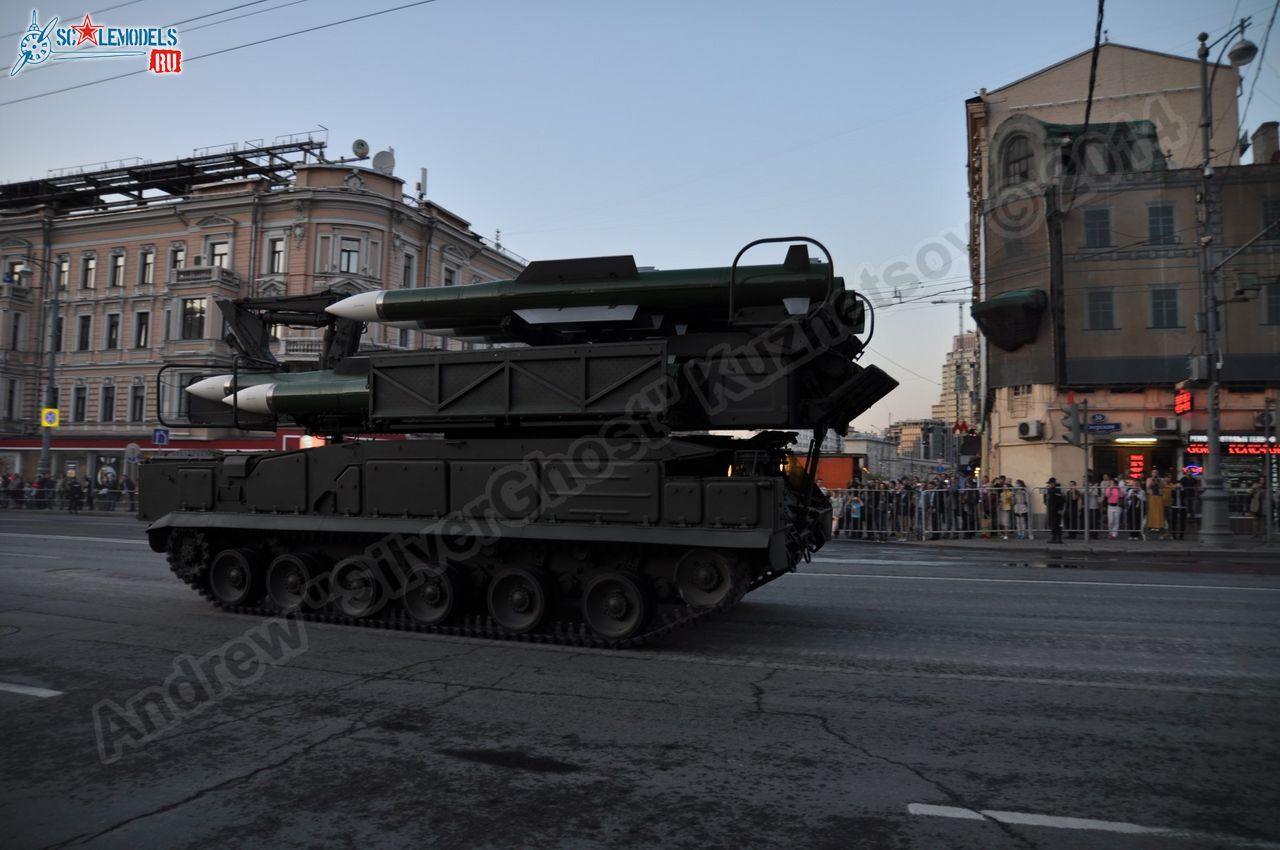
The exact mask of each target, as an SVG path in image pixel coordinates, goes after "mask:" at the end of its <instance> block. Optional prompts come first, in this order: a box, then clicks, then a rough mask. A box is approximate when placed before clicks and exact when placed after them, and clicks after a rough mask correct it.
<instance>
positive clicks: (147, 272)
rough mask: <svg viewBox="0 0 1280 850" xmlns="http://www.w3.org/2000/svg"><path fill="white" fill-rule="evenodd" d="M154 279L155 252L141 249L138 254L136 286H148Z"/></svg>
mask: <svg viewBox="0 0 1280 850" xmlns="http://www.w3.org/2000/svg"><path fill="white" fill-rule="evenodd" d="M155 280H156V252H155V251H143V252H142V253H141V254H139V255H138V286H150V285H151V284H153V283H155Z"/></svg>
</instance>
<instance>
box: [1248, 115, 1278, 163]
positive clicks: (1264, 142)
mask: <svg viewBox="0 0 1280 850" xmlns="http://www.w3.org/2000/svg"><path fill="white" fill-rule="evenodd" d="M1277 148H1280V123H1277V122H1275V121H1267V122H1266V123H1264V124H1262V125H1261V126H1259V127H1258V129H1257V130H1255V131H1254V134H1253V164H1254V165H1260V164H1266V163H1268V162H1275V161H1276V151H1277Z"/></svg>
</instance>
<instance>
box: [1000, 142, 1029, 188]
mask: <svg viewBox="0 0 1280 850" xmlns="http://www.w3.org/2000/svg"><path fill="white" fill-rule="evenodd" d="M1033 159H1034V156H1033V155H1032V153H1031V140H1030V139H1028V138H1027V137H1026V136H1014V137H1013V138H1012V139H1010V140H1009V141H1008V142H1007V143H1006V144H1005V146H1004V185H1005V186H1014V185H1016V184H1018V183H1025V182H1027V181H1028V180H1030V179H1031V164H1032V160H1033Z"/></svg>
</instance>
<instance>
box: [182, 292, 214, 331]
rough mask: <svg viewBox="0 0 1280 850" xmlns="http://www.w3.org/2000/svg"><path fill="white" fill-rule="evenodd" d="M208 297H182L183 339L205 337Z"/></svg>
mask: <svg viewBox="0 0 1280 850" xmlns="http://www.w3.org/2000/svg"><path fill="white" fill-rule="evenodd" d="M208 303H209V302H208V299H206V298H183V299H182V335H181V338H182V339H204V314H205V308H206V307H207V306H208Z"/></svg>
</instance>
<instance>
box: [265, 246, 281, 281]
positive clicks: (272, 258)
mask: <svg viewBox="0 0 1280 850" xmlns="http://www.w3.org/2000/svg"><path fill="white" fill-rule="evenodd" d="M267 274H284V240H283V239H268V240H267Z"/></svg>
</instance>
